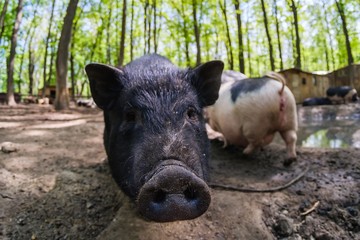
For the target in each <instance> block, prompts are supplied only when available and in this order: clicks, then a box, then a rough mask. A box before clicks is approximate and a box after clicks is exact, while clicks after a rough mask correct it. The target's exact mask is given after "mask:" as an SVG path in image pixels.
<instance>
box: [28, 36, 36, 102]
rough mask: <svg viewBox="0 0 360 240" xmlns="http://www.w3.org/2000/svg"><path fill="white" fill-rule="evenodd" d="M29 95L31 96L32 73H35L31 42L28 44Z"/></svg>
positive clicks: (32, 85)
mask: <svg viewBox="0 0 360 240" xmlns="http://www.w3.org/2000/svg"><path fill="white" fill-rule="evenodd" d="M28 70H29V95H33V87H34V71H35V57H34V50H33V49H32V46H31V41H30V44H29V65H28Z"/></svg>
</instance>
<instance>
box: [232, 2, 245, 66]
mask: <svg viewBox="0 0 360 240" xmlns="http://www.w3.org/2000/svg"><path fill="white" fill-rule="evenodd" d="M234 5H235V11H236V22H237V33H238V36H237V37H238V47H239V52H238V58H239V69H240V72H242V73H245V59H244V44H243V33H242V27H241V24H242V23H241V14H240V3H239V0H235V1H234Z"/></svg>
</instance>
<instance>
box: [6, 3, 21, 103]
mask: <svg viewBox="0 0 360 240" xmlns="http://www.w3.org/2000/svg"><path fill="white" fill-rule="evenodd" d="M22 9H23V0H19V2H18V6H17V9H16V18H15V23H14V28H13V32H12V36H11V46H10V54H9V57H8V61H7V94H6V100H7V104H8V105H10V106H13V105H16V102H15V98H14V63H15V55H16V44H17V35H18V32H19V28H20V23H21V19H22Z"/></svg>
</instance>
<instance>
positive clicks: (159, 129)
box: [85, 54, 224, 222]
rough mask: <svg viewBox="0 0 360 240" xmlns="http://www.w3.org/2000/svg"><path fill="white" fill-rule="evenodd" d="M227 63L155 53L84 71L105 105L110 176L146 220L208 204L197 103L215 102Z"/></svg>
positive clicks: (193, 213) (184, 215) (188, 213)
mask: <svg viewBox="0 0 360 240" xmlns="http://www.w3.org/2000/svg"><path fill="white" fill-rule="evenodd" d="M223 67H224V64H223V63H222V62H221V61H211V62H208V63H205V64H203V65H200V66H198V67H197V68H195V69H179V68H178V67H176V66H175V65H173V64H172V63H171V62H170V61H169V60H168V59H166V58H164V57H162V56H159V55H156V54H152V55H146V56H143V57H141V58H139V59H137V60H134V61H132V62H130V63H129V64H127V65H126V66H125V67H124V68H122V69H117V68H114V67H111V66H107V65H103V64H96V63H93V64H89V65H87V66H86V68H85V70H86V73H87V75H88V77H89V80H90V88H91V93H92V96H93V98H94V101H95V103H96V104H97V105H98V106H99V107H100V108H101V109H102V110H103V111H104V119H105V131H104V145H105V150H106V153H107V156H108V160H109V165H110V169H111V172H112V176H113V177H114V179H115V181H116V182H117V184H118V185H119V186H120V188H121V189H122V190H123V191H124V192H125V193H126V194H127V195H128V196H129V197H131V198H132V199H134V200H136V203H137V207H138V210H139V212H140V213H141V214H142V215H143V216H145V217H146V218H148V219H151V220H154V221H158V222H167V221H175V220H186V219H193V218H196V217H198V216H200V215H201V214H203V213H204V212H205V211H206V210H207V208H208V206H209V204H210V200H211V198H210V192H209V188H208V186H207V184H206V181H207V177H208V173H207V172H208V169H207V168H208V158H209V142H208V139H207V135H206V130H205V121H204V118H203V116H202V108H203V107H205V106H208V105H212V104H214V103H215V101H216V99H217V98H218V91H219V88H220V83H221V73H222V70H223Z"/></svg>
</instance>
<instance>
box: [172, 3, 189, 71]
mask: <svg viewBox="0 0 360 240" xmlns="http://www.w3.org/2000/svg"><path fill="white" fill-rule="evenodd" d="M180 5H181V8H179V7H178V6H176V5H175V8H176V10H177V12H178V14H179V16H181V18H182V19H183V24H180V21H179V26H181V31H182V32H183V34H184V42H185V43H184V44H185V59H186V65H187V66H191V59H190V51H189V49H190V37H189V31H188V30H189V29H188V25H187V21H186V16H185V7H184V4H180Z"/></svg>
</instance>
